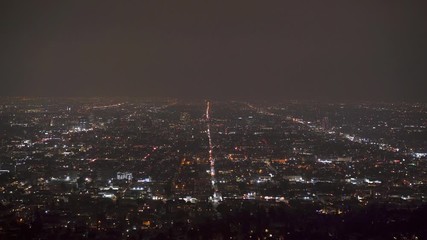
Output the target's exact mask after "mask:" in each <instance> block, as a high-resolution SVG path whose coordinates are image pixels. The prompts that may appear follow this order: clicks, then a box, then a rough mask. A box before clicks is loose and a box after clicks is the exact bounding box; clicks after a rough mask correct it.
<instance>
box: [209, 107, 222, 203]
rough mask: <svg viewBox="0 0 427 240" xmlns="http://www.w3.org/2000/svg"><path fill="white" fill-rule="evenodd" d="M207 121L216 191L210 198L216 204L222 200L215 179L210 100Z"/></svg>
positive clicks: (210, 159)
mask: <svg viewBox="0 0 427 240" xmlns="http://www.w3.org/2000/svg"><path fill="white" fill-rule="evenodd" d="M205 116H206V122H207V125H208V129H207V131H206V132H207V135H208V140H209V162H210V170H211V171H210V173H211V184H212V189H213V191H214V193H213V196H212V197H211V198H210V199H211V201H212V202H213V203H214V204H217V203H218V202H220V201H221V200H222V197H221V194H220V193H219V191H218V186H217V185H216V179H215V158H214V156H213V144H212V137H211V124H210V102H209V101H208V102H207V104H206V115H205Z"/></svg>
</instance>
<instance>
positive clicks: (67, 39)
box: [0, 0, 427, 102]
mask: <svg viewBox="0 0 427 240" xmlns="http://www.w3.org/2000/svg"><path fill="white" fill-rule="evenodd" d="M426 12H427V1H425V0H419V1H416V0H399V1H394V0H383V1H360V0H357V1H356V0H355V1H319V0H316V1H284V0H282V1H248V0H246V1H240V0H239V1H232V0H227V1H220V0H216V1H201V0H198V1H105V0H103V1H16V0H10V1H6V0H3V1H1V3H0V79H1V80H0V81H1V87H0V95H2V96H23V95H28V96H137V97H151V96H158V97H166V96H172V97H183V98H187V97H190V98H212V99H215V98H217V99H240V98H243V99H248V100H252V99H258V100H263V99H278V100H280V99H284V100H285V99H341V100H394V101H401V100H405V101H424V102H425V101H427V91H426V90H427V13H426Z"/></svg>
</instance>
